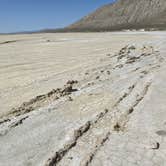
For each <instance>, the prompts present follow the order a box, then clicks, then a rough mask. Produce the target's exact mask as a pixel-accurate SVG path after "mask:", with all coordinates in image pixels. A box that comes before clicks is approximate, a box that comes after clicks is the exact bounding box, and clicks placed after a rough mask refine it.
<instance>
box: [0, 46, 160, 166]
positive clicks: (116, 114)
mask: <svg viewBox="0 0 166 166" xmlns="http://www.w3.org/2000/svg"><path fill="white" fill-rule="evenodd" d="M136 51H138V52H136ZM151 58H153V59H154V60H153V61H152V62H151V61H149V59H151ZM106 60H107V61H108V62H110V63H112V64H107V65H104V66H102V67H99V68H95V69H92V70H91V71H87V72H85V76H86V78H85V77H84V81H85V82H86V83H84V85H82V89H81V88H79V89H78V86H77V88H74V86H75V85H76V84H77V83H78V81H73V80H71V81H68V82H67V83H66V84H65V85H64V87H63V88H58V89H53V90H52V91H50V92H48V93H47V94H44V95H40V96H37V97H35V98H34V99H31V100H30V101H28V102H24V103H23V104H22V105H21V106H20V107H18V108H14V109H12V111H11V113H10V114H9V115H8V116H7V117H5V118H3V119H2V120H1V121H0V126H1V125H3V124H7V123H9V122H10V121H11V119H12V117H16V118H17V120H15V121H14V122H12V123H10V124H9V129H12V128H14V127H16V126H18V125H20V124H22V123H23V121H24V120H26V119H27V118H28V117H29V115H28V116H27V113H30V112H32V111H36V109H38V108H40V107H43V106H47V105H48V104H49V103H50V102H53V101H55V100H58V99H60V98H61V97H65V96H68V97H69V98H68V99H69V100H71V101H72V100H73V99H72V98H71V97H70V94H72V93H73V92H75V91H78V90H79V91H80V92H81V91H82V90H84V89H86V88H88V87H93V86H95V85H96V84H99V83H102V82H103V83H105V81H107V80H111V79H112V77H113V75H114V77H115V78H116V79H117V78H118V77H117V75H119V74H117V75H116V74H114V73H116V72H117V71H126V72H128V73H129V74H133V73H134V74H135V75H136V77H137V79H136V81H135V82H132V83H130V84H129V85H128V87H127V88H126V89H125V92H123V93H122V94H121V95H120V96H119V99H117V101H116V102H115V104H114V106H113V107H111V108H106V109H104V110H103V111H101V112H100V113H99V114H98V115H97V116H96V117H95V118H94V119H92V120H90V121H87V122H86V123H85V124H84V125H82V126H81V127H79V128H78V129H77V130H75V131H74V132H73V136H72V138H71V139H70V141H68V142H66V143H65V144H64V145H63V147H62V148H61V149H59V150H56V151H55V152H54V153H53V154H52V155H51V156H50V157H49V158H48V160H47V161H46V163H45V166H55V165H63V161H65V160H66V161H67V162H69V165H72V164H70V162H72V160H74V156H72V157H69V158H67V155H69V156H70V152H72V150H74V149H75V148H77V144H79V143H80V142H81V140H82V139H83V138H84V139H85V140H87V141H86V142H90V140H93V142H94V143H93V144H90V145H89V147H91V152H90V153H88V154H86V156H84V160H83V161H82V164H81V166H88V165H89V164H90V163H91V162H92V161H93V159H94V157H95V155H96V154H97V152H98V151H99V150H100V148H101V147H102V146H104V145H105V143H106V142H107V141H108V140H109V137H110V135H111V134H112V133H119V132H125V129H126V128H127V125H128V121H129V120H130V117H131V116H132V113H133V112H134V111H135V110H136V107H137V106H138V105H139V104H140V102H141V101H142V100H143V99H144V98H145V97H146V95H147V93H148V91H149V89H150V86H151V84H152V78H151V77H150V75H151V73H153V72H155V71H156V70H157V69H158V68H159V67H160V65H161V63H162V62H163V58H162V57H161V56H160V53H159V52H158V51H156V50H154V48H153V47H152V46H143V47H142V48H139V49H138V48H137V47H136V46H132V45H128V46H125V47H123V48H122V49H121V50H120V51H119V52H118V53H116V54H114V55H113V56H111V55H109V56H108V55H107V56H106ZM147 60H148V61H147ZM141 61H147V64H145V65H144V66H138V65H136V64H139V63H140V62H141ZM129 65H135V66H134V67H133V68H131V69H130V68H129V69H126V67H128V66H129ZM131 77H133V75H131ZM111 83H112V84H114V82H111ZM115 84H116V82H115ZM79 85H80V86H81V81H79ZM80 95H81V93H80ZM123 105H127V106H128V107H122V106H123ZM122 108H125V109H122ZM106 122H109V123H106ZM103 123H104V124H107V125H106V126H105V128H106V129H105V130H104V133H103V134H102V135H101V136H98V137H95V136H93V133H94V132H93V130H94V129H96V128H97V129H103V126H102V124H103ZM9 129H8V130H7V131H6V132H4V133H2V134H1V133H0V135H1V136H2V135H5V134H7V132H8V131H9ZM160 133H161V132H160ZM94 139H96V140H94ZM96 142H97V143H96ZM80 144H81V143H80ZM82 146H84V145H82ZM158 148H159V146H158V145H157V147H156V148H155V149H158ZM77 150H78V149H77ZM80 150H81V149H79V150H78V151H80Z"/></svg>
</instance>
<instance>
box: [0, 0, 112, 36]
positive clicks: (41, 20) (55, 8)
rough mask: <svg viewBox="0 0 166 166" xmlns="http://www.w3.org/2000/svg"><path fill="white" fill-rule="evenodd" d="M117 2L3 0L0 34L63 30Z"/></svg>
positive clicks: (0, 11) (0, 7)
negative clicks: (47, 29) (62, 28)
mask: <svg viewBox="0 0 166 166" xmlns="http://www.w3.org/2000/svg"><path fill="white" fill-rule="evenodd" d="M113 1H114V0H0V33H7V32H18V31H31V30H40V29H45V28H60V27H64V26H66V25H69V24H71V23H73V22H75V21H76V20H78V19H80V18H81V17H82V16H84V15H86V14H88V13H90V12H92V11H94V10H95V9H97V8H98V7H100V6H102V5H104V4H108V3H112V2H113Z"/></svg>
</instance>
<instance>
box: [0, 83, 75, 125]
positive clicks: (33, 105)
mask: <svg viewBox="0 0 166 166" xmlns="http://www.w3.org/2000/svg"><path fill="white" fill-rule="evenodd" d="M77 83H78V81H77V80H69V81H67V83H66V84H65V85H64V86H63V88H57V89H53V90H51V91H50V92H48V93H47V94H43V95H40V96H36V97H35V98H33V99H31V100H30V101H28V102H24V103H23V104H21V106H19V107H18V108H13V109H12V110H11V111H10V113H9V114H8V115H7V116H5V117H4V118H3V119H2V120H1V121H0V125H2V124H3V123H7V122H10V121H11V119H12V118H13V117H19V116H22V115H24V114H27V113H29V112H32V111H34V110H36V109H38V108H40V107H43V106H45V105H48V104H49V103H50V102H53V101H55V100H58V99H60V98H61V97H65V96H69V95H70V94H72V93H73V92H75V91H77V89H76V88H73V86H74V84H77ZM69 100H71V98H70V97H69ZM27 118H28V116H26V118H25V117H23V118H21V119H19V120H18V122H16V123H14V124H12V125H11V126H10V127H15V126H18V125H19V124H22V123H23V121H24V120H25V119H27Z"/></svg>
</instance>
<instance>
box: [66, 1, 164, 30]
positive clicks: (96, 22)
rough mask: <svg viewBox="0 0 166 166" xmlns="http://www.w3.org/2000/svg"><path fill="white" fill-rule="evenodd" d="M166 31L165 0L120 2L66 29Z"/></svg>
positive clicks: (107, 6)
mask: <svg viewBox="0 0 166 166" xmlns="http://www.w3.org/2000/svg"><path fill="white" fill-rule="evenodd" d="M141 28H145V29H151V28H154V29H165V28H166V1H165V0H118V1H117V2H115V3H114V4H108V5H105V6H103V7H101V8H99V9H97V10H96V11H95V12H93V13H92V14H89V15H88V16H85V17H84V18H82V19H81V20H79V21H78V22H76V23H74V24H72V25H70V26H69V27H67V28H65V29H64V30H66V31H109V30H122V29H141Z"/></svg>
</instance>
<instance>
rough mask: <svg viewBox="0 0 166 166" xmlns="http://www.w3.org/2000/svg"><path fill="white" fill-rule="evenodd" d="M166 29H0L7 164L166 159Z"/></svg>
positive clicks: (93, 164)
mask: <svg viewBox="0 0 166 166" xmlns="http://www.w3.org/2000/svg"><path fill="white" fill-rule="evenodd" d="M165 60H166V32H165V31H161V32H160V31H156V32H141V31H139V32H105V33H104V32H102V33H53V34H51V33H43V34H17V35H0V166H54V165H57V166H165V165H166V61H165Z"/></svg>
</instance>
